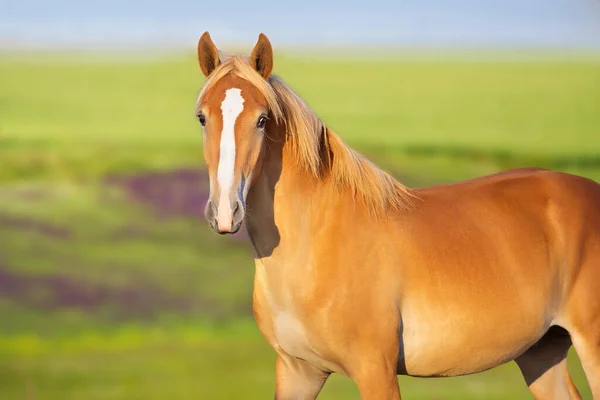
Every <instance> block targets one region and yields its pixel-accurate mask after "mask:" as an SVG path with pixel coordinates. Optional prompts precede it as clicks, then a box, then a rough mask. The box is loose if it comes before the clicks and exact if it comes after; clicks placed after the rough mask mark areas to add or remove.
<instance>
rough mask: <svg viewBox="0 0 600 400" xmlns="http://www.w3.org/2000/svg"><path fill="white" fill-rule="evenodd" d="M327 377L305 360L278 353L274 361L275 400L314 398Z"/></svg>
mask: <svg viewBox="0 0 600 400" xmlns="http://www.w3.org/2000/svg"><path fill="white" fill-rule="evenodd" d="M328 377H329V373H328V372H324V371H321V370H319V369H317V368H315V367H313V366H312V365H310V364H308V363H307V362H305V361H302V360H299V359H297V358H294V357H290V356H288V355H283V354H279V355H278V356H277V360H276V362H275V379H276V382H275V400H314V399H316V398H317V395H318V394H319V392H320V391H321V389H322V388H323V385H324V384H325V381H327V378H328Z"/></svg>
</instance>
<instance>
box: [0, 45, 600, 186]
mask: <svg viewBox="0 0 600 400" xmlns="http://www.w3.org/2000/svg"><path fill="white" fill-rule="evenodd" d="M440 58H441V57H440ZM275 70H276V72H277V73H278V74H279V75H280V76H282V77H283V78H284V79H285V80H287V81H288V82H289V83H290V84H291V85H292V87H294V88H295V89H296V90H297V91H298V92H299V94H300V95H301V96H303V97H304V98H305V99H306V101H307V102H308V103H309V104H310V105H311V107H313V109H314V110H315V111H316V112H317V113H318V114H319V115H321V116H322V117H323V119H324V120H325V122H326V123H327V124H328V125H329V126H331V127H332V128H333V129H334V130H336V131H338V132H339V133H340V135H341V136H342V137H343V138H344V139H345V140H346V141H347V142H348V143H350V144H351V145H354V146H355V147H357V148H358V149H359V150H363V149H364V150H367V151H369V153H370V154H371V155H373V157H374V158H377V157H378V153H379V152H381V151H382V150H381V149H385V150H386V153H388V157H387V161H388V162H389V163H391V164H394V158H395V157H398V158H400V157H404V158H406V157H409V158H411V157H412V156H413V153H419V151H420V152H421V153H422V152H423V151H425V152H433V151H435V152H437V153H438V154H441V155H442V156H444V157H450V158H451V159H456V158H457V157H458V158H460V157H461V156H460V155H457V154H459V153H460V151H457V149H458V150H461V149H462V150H464V149H467V150H478V151H482V152H483V155H484V156H485V154H486V152H496V153H497V152H499V151H505V152H508V153H509V154H517V155H519V154H520V155H523V156H524V159H525V160H527V157H528V155H533V156H535V155H538V156H542V157H552V156H563V157H570V158H572V159H575V160H576V159H577V157H578V156H579V157H581V156H587V157H590V156H595V155H597V154H598V152H599V151H600V140H599V139H598V138H599V137H600V135H599V134H598V132H599V128H598V127H599V126H600V61H598V60H597V59H596V60H595V59H593V58H592V59H586V58H582V59H581V60H579V61H578V60H577V59H575V60H571V59H565V60H562V61H561V60H560V59H558V60H555V61H552V60H544V61H514V60H513V61H504V62H502V61H497V60H496V61H494V60H489V61H485V60H483V61H478V62H476V61H468V62H467V61H463V62H460V61H457V60H455V59H452V58H449V59H448V61H444V59H443V58H441V59H438V60H437V61H435V62H432V61H427V60H425V61H422V60H421V61H419V59H418V58H416V59H412V58H409V59H390V60H388V61H382V60H380V59H375V60H373V61H370V62H367V61H364V60H363V61H361V62H357V61H351V60H336V59H335V58H328V59H321V60H319V59H318V58H314V57H312V58H311V57H308V58H306V59H303V58H301V57H300V56H297V57H295V58H292V57H286V56H285V55H284V56H281V57H279V58H278V59H277V60H276V68H275ZM202 82H203V78H202V76H201V74H200V72H199V70H198V67H197V65H196V60H195V58H194V57H193V54H190V55H189V56H187V57H175V56H173V57H172V58H169V59H157V60H145V61H132V60H122V61H118V60H106V61H102V60H101V59H99V60H95V61H93V62H92V61H85V62H84V61H80V62H78V61H76V60H70V61H68V60H67V61H62V62H61V61H60V60H59V61H57V60H56V59H52V60H51V61H43V59H38V60H36V59H35V58H34V59H27V60H24V61H19V60H18V59H14V58H5V59H0V101H1V103H0V104H1V107H0V133H1V136H0V144H1V146H0V154H1V156H2V159H3V161H4V168H3V169H2V170H1V171H0V179H5V180H6V179H16V178H18V177H28V178H36V177H44V176H46V177H48V176H54V177H66V178H76V177H86V176H97V175H99V174H103V173H105V172H106V171H111V170H115V169H116V170H135V169H140V168H164V167H169V166H173V165H182V164H183V165H199V164H201V163H202V152H201V135H200V129H199V126H198V123H197V121H196V119H195V118H194V115H193V104H194V101H195V98H196V95H197V93H198V91H199V89H200V87H201V84H202ZM415 149H417V150H419V151H417V150H415ZM519 163H521V164H522V163H523V161H518V162H517V164H519ZM563 164H564V163H563ZM589 164H591V166H590V165H588V166H585V168H588V169H595V168H598V164H600V161H597V160H593V162H592V163H589ZM400 165H401V164H400ZM392 166H393V165H392ZM560 168H562V169H569V168H571V167H570V166H569V164H568V163H567V164H566V166H564V165H563V166H562V167H560Z"/></svg>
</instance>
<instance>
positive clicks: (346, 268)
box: [197, 34, 600, 399]
mask: <svg viewBox="0 0 600 400" xmlns="http://www.w3.org/2000/svg"><path fill="white" fill-rule="evenodd" d="M198 49H199V60H200V65H201V68H202V70H203V72H205V75H208V77H209V80H208V83H207V84H206V85H205V88H204V89H203V93H201V95H200V98H199V102H198V107H197V110H198V112H199V113H201V116H202V119H203V120H204V122H203V121H201V122H202V123H203V126H204V134H205V159H206V160H207V165H208V167H209V175H210V176H211V200H209V203H208V205H207V218H208V219H209V221H211V225H212V226H213V228H215V230H217V231H218V232H220V233H224V232H228V231H229V230H230V229H231V231H235V230H236V229H237V226H238V225H237V222H236V221H238V220H241V218H242V217H243V219H244V221H245V223H246V227H247V230H248V233H249V236H250V240H251V242H252V247H253V249H254V257H255V267H256V273H255V281H254V301H253V305H254V307H253V308H254V315H255V319H256V321H257V323H258V326H259V328H260V330H261V332H262V333H263V335H264V337H265V338H266V340H267V341H268V342H269V344H270V345H271V346H272V347H273V348H274V349H275V350H276V352H277V354H278V357H277V363H276V398H277V399H314V398H315V397H316V396H317V395H318V393H319V391H320V390H321V388H322V386H323V384H324V383H325V381H326V379H327V377H328V376H329V374H330V373H332V372H336V373H342V374H344V375H346V376H349V377H351V378H352V379H353V380H354V381H355V382H356V383H357V385H358V388H359V391H360V393H361V396H362V397H363V398H372V399H385V398H389V399H398V398H400V393H399V389H398V382H397V379H396V375H397V374H407V375H412V376H423V377H427V376H456V375H464V374H470V373H475V372H479V371H483V370H486V369H489V368H493V367H495V366H497V365H500V364H503V363H505V362H508V361H511V360H515V361H516V363H517V364H518V366H519V368H520V369H521V371H522V373H523V376H524V378H525V381H526V383H527V384H528V385H529V387H530V389H531V391H532V392H533V394H534V396H535V397H536V398H538V399H562V398H564V399H577V398H580V397H579V394H578V392H577V389H576V388H575V386H574V385H573V383H572V381H571V379H570V377H569V374H568V371H567V369H566V355H567V352H568V350H569V348H570V347H571V345H572V343H574V344H575V347H576V350H577V352H578V354H579V356H580V358H581V360H582V363H583V366H584V369H585V371H586V375H587V377H588V381H589V384H590V386H591V388H592V392H593V394H594V398H595V399H600V380H599V379H600V378H598V377H599V376H600V292H598V291H597V290H596V289H595V285H597V283H598V282H600V229H599V227H600V185H598V184H596V183H595V182H593V181H590V180H587V179H584V178H581V177H577V176H574V175H568V174H562V173H557V172H552V171H547V170H541V169H519V170H513V171H507V172H504V173H500V174H496V175H491V176H487V177H481V178H477V179H473V180H470V181H465V182H460V183H456V184H452V185H443V186H436V187H431V188H424V189H412V190H409V189H407V188H405V187H404V186H402V185H401V184H399V183H398V182H397V181H395V180H394V179H392V178H391V177H390V176H389V175H387V174H385V173H384V172H382V171H381V170H379V169H377V168H376V167H375V166H373V165H372V164H370V162H368V160H366V159H365V158H364V157H362V156H360V155H358V154H356V153H354V152H353V151H351V150H350V149H349V148H347V147H346V146H345V145H344V144H343V143H342V142H341V140H340V138H339V137H338V136H337V135H336V134H335V133H334V132H333V131H331V130H330V129H328V128H326V127H325V126H324V125H323V124H322V123H321V122H320V120H319V119H318V117H316V116H315V115H314V113H312V112H311V111H310V109H309V108H308V107H307V106H306V105H305V104H304V103H303V102H302V101H301V100H300V99H299V98H298V97H297V96H295V94H294V93H293V92H292V91H291V89H289V88H288V87H287V86H285V85H284V84H283V83H282V82H281V81H280V80H278V78H275V77H272V76H271V75H270V72H271V71H270V68H271V67H272V59H271V58H270V57H272V54H271V53H270V52H271V48H270V44H269V43H268V41H266V38H265V37H264V36H261V38H260V39H259V43H258V44H257V46H255V49H254V50H253V52H252V55H251V56H250V59H249V61H244V60H242V59H237V58H233V59H231V60H229V61H227V62H225V63H224V64H223V65H220V60H218V57H217V55H216V54H217V52H216V48H215V47H214V44H212V41H211V40H210V37H207V36H206V34H205V36H203V38H201V40H200V43H199V46H198ZM265 83H268V85H269V86H264V84H265ZM231 88H234V89H237V90H236V91H235V93H238V94H239V95H240V96H241V97H242V99H240V100H239V101H237V102H236V105H239V109H237V111H236V112H237V113H238V114H239V117H238V120H236V119H235V118H234V119H233V121H231V120H229V121H228V122H227V124H225V122H224V121H225V118H226V116H225V115H226V113H225V108H223V107H224V105H225V103H226V102H227V98H228V97H227V95H226V94H225V93H231V91H230V90H231ZM219 106H221V109H223V113H222V114H223V122H222V123H220V120H219V118H218V116H215V115H219V113H218V112H216V111H215V110H217V109H218V107H219ZM265 110H269V113H270V115H271V116H272V117H271V118H269V119H268V121H266V122H265V121H262V119H261V118H262V117H260V116H261V115H264V114H265V112H266V111H265ZM257 118H258V119H257ZM256 121H258V122H256ZM224 126H227V127H228V128H227V129H229V130H228V135H229V136H227V137H229V138H230V139H223V137H225V136H224V134H221V135H220V137H221V139H220V140H221V145H220V148H221V149H222V148H224V147H223V141H224V140H229V142H228V143H227V146H229V147H231V148H233V150H234V151H236V153H235V157H234V158H232V157H231V154H230V153H228V154H227V157H228V158H227V159H228V160H231V161H232V162H233V163H234V164H233V168H232V169H233V172H234V174H233V175H232V176H230V177H227V179H226V180H224V181H227V182H230V183H228V185H229V184H230V185H231V188H223V187H221V186H222V184H221V183H219V182H218V181H217V180H216V179H215V178H214V177H215V176H216V175H217V171H215V167H214V166H215V165H216V164H217V163H216V160H217V159H219V156H218V154H219V142H218V138H219V131H220V130H221V129H223V132H224V131H225V128H222V127H224ZM232 128H235V129H234V130H235V136H234V138H235V142H231V129H232ZM220 157H221V159H220V161H219V166H220V165H221V163H222V159H223V155H221V156H220ZM219 171H221V170H220V167H219ZM219 173H221V172H219ZM236 185H237V186H236ZM223 199H224V200H223ZM213 203H217V205H218V206H217V205H214V204H213ZM237 204H243V205H244V207H243V208H242V209H240V208H239V207H238V206H237ZM223 207H231V211H227V213H223V215H226V216H223V215H219V214H221V209H222V208H223ZM236 215H237V219H236V218H235V216H236Z"/></svg>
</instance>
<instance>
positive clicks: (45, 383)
mask: <svg viewBox="0 0 600 400" xmlns="http://www.w3.org/2000/svg"><path fill="white" fill-rule="evenodd" d="M0 355H1V356H2V361H0V378H1V377H2V376H3V375H4V377H5V378H7V379H5V380H4V383H5V385H4V386H3V393H4V394H5V396H8V397H3V398H11V399H13V398H14V399H20V398H36V399H37V398H39V399H50V400H53V399H57V400H58V399H61V400H62V399H80V398H86V399H90V400H92V399H103V400H104V399H122V398H129V399H138V398H139V399H163V398H180V399H192V398H211V399H232V398H245V399H264V398H272V397H273V389H274V385H275V381H274V372H273V370H274V360H275V355H274V352H273V350H272V349H271V348H269V347H268V345H267V344H266V343H265V342H264V340H263V339H262V338H261V337H260V335H259V333H258V332H257V330H256V328H255V327H254V325H253V324H251V323H242V324H238V325H237V326H236V327H233V328H231V327H230V328H229V329H228V330H220V329H214V328H206V327H202V326H188V327H185V328H181V327H178V328H171V329H161V328H145V329H140V328H139V327H128V328H123V329H121V330H119V331H115V332H111V333H105V334H103V335H98V334H96V333H94V332H89V333H87V334H85V335H81V336H72V337H69V338H60V339H52V340H48V339H43V338H39V337H36V336H28V337H27V336H21V337H13V338H4V339H2V340H0ZM569 363H570V367H571V371H572V376H573V378H574V380H575V383H576V384H577V385H578V386H579V388H580V390H581V392H582V395H583V396H584V398H591V394H590V392H589V389H588V388H587V386H586V385H585V380H584V377H583V373H582V370H581V367H580V366H579V364H578V362H577V360H576V358H575V357H574V354H571V357H570V359H569ZM399 382H400V386H401V389H402V393H403V396H404V397H405V398H409V399H444V400H450V399H456V400H459V399H481V398H486V399H515V398H519V399H520V398H528V397H530V395H529V394H528V393H529V392H528V389H527V387H526V385H525V383H524V381H523V378H522V377H521V376H520V374H519V371H518V368H517V367H516V365H515V364H514V363H511V364H507V365H504V366H502V367H499V368H496V369H493V370H490V371H486V372H484V373H480V374H477V375H471V376H464V377H459V378H436V379H417V378H411V377H400V378H399ZM28 393H29V394H30V396H31V397H26V395H27V394H28ZM320 398H322V399H329V400H334V399H359V396H358V391H357V389H356V387H355V385H354V383H353V382H352V381H351V380H350V379H348V378H346V377H342V376H339V375H334V376H332V377H331V378H330V379H329V381H328V382H327V384H326V386H325V388H324V390H323V392H322V395H321V397H320Z"/></svg>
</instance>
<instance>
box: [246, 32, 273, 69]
mask: <svg viewBox="0 0 600 400" xmlns="http://www.w3.org/2000/svg"><path fill="white" fill-rule="evenodd" d="M250 63H251V65H252V67H254V69H256V71H257V72H258V73H259V74H260V75H261V76H262V77H263V78H265V79H267V78H268V77H269V76H270V75H271V72H272V71H273V47H272V46H271V42H270V41H269V39H268V38H267V37H266V36H265V35H264V34H262V33H261V34H260V35H258V42H256V45H255V46H254V49H252V54H251V55H250Z"/></svg>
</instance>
